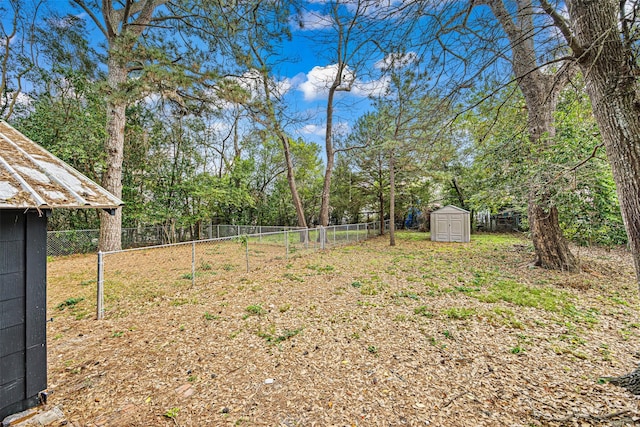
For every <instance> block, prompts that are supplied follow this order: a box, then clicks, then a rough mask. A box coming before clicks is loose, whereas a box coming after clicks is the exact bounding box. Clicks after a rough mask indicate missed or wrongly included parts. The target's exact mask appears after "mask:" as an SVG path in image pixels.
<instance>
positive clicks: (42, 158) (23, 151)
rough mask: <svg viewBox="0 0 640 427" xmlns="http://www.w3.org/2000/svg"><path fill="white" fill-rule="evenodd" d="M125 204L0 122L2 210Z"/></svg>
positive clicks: (106, 207) (102, 206)
mask: <svg viewBox="0 0 640 427" xmlns="http://www.w3.org/2000/svg"><path fill="white" fill-rule="evenodd" d="M123 204H124V203H123V202H122V201H121V200H120V199H118V198H117V197H115V196H113V195H112V194H110V193H109V192H108V191H107V190H105V189H104V188H102V187H100V186H99V185H98V184H96V183H95V182H93V181H92V180H90V179H89V178H87V177H86V176H84V175H83V174H81V173H80V172H78V171H77V170H75V169H74V168H72V167H71V166H69V165H67V164H66V163H65V162H63V161H62V160H60V159H58V158H57V157H55V156H54V155H53V154H51V153H49V152H48V151H47V150H45V149H44V148H42V147H40V146H39V145H38V144H36V143H35V142H33V141H31V140H30V139H29V138H27V137H26V136H24V135H23V134H21V133H20V132H18V131H17V130H15V129H14V128H13V127H11V126H10V125H9V124H7V123H6V122H4V121H0V209H23V208H24V209H26V208H35V209H53V208H72V209H81V208H99V209H114V208H117V207H120V206H122V205H123Z"/></svg>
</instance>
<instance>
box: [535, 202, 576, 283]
mask: <svg viewBox="0 0 640 427" xmlns="http://www.w3.org/2000/svg"><path fill="white" fill-rule="evenodd" d="M531 197H532V198H536V199H537V200H530V201H529V208H528V210H529V225H530V231H531V239H532V241H533V245H534V247H535V250H536V263H535V264H536V265H537V266H540V267H544V268H549V269H553V270H563V271H575V270H576V269H577V261H576V259H575V257H574V256H573V254H572V253H571V251H570V250H569V246H568V244H567V241H566V239H565V238H564V236H563V235H562V230H560V226H559V225H558V209H557V208H556V207H555V206H553V205H552V206H547V207H544V205H543V204H541V203H540V200H539V196H538V195H536V194H532V195H531Z"/></svg>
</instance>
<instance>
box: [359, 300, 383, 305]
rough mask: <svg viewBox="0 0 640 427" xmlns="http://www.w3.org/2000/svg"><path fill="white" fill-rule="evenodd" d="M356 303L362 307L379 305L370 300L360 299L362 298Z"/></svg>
mask: <svg viewBox="0 0 640 427" xmlns="http://www.w3.org/2000/svg"><path fill="white" fill-rule="evenodd" d="M356 304H358V305H359V306H360V307H377V306H378V304H376V303H373V302H369V301H360V300H358V302H356Z"/></svg>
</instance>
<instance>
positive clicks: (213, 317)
mask: <svg viewBox="0 0 640 427" xmlns="http://www.w3.org/2000/svg"><path fill="white" fill-rule="evenodd" d="M203 317H204V320H218V319H220V316H216V315H215V314H211V313H209V312H208V311H207V312H205V313H204V315H203Z"/></svg>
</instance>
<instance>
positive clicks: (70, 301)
mask: <svg viewBox="0 0 640 427" xmlns="http://www.w3.org/2000/svg"><path fill="white" fill-rule="evenodd" d="M82 301H84V297H77V298H73V297H72V298H67V299H66V300H64V301H62V302H61V303H60V304H58V305H57V306H56V308H57V309H58V310H60V311H62V310H64V309H65V308H73V307H75V306H76V305H77V304H78V303H79V302H82Z"/></svg>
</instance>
